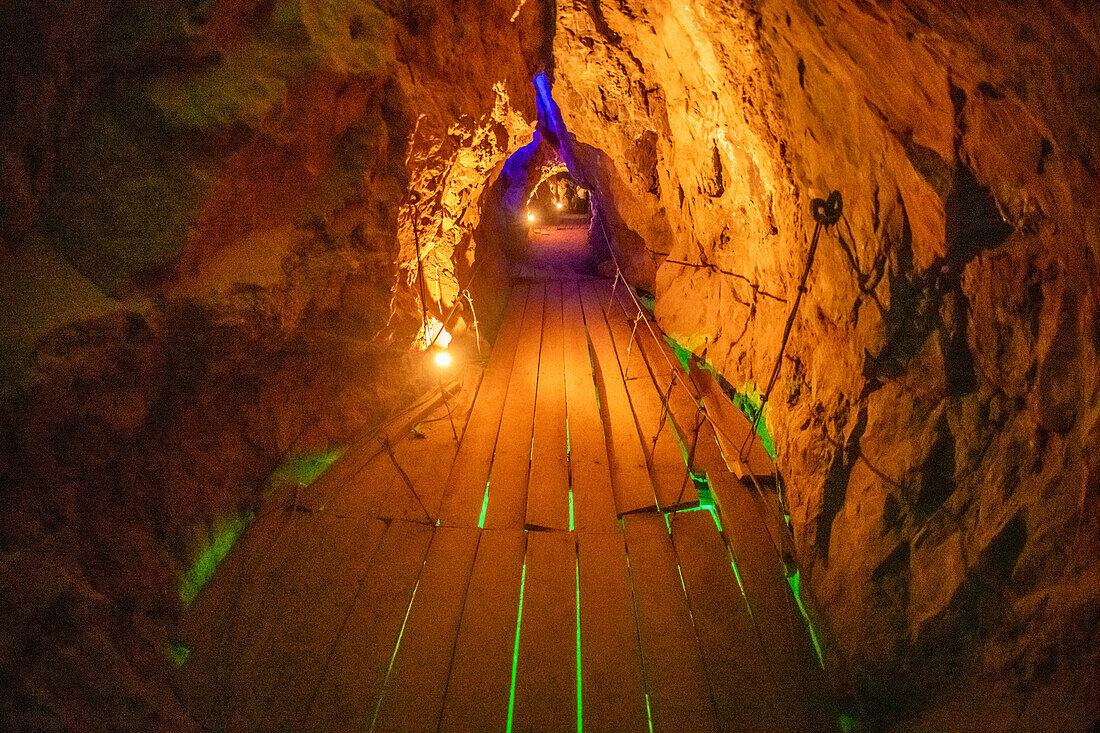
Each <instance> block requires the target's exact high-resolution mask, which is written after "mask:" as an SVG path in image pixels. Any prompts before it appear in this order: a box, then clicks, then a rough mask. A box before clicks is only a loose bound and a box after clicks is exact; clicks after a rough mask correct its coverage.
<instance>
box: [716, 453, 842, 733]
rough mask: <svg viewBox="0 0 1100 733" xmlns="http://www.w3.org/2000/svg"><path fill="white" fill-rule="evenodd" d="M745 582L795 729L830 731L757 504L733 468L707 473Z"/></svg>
mask: <svg viewBox="0 0 1100 733" xmlns="http://www.w3.org/2000/svg"><path fill="white" fill-rule="evenodd" d="M708 479H709V481H710V485H711V487H712V490H713V491H714V497H715V501H716V502H717V504H718V508H719V512H720V515H721V517H722V520H723V527H724V532H725V534H726V537H727V538H728V540H729V544H730V545H731V548H732V551H733V555H734V562H735V563H736V564H737V568H738V574H739V577H740V580H741V585H742V587H743V588H744V592H745V597H746V600H747V602H748V605H749V608H750V609H751V610H752V616H753V619H754V621H755V623H756V628H757V631H758V632H759V634H760V639H761V642H762V643H763V646H764V649H765V651H766V653H767V658H768V660H769V662H770V664H771V668H772V673H773V677H774V681H775V685H776V689H777V696H776V697H777V700H778V701H779V706H780V710H781V711H782V713H783V714H784V717H785V719H786V721H787V723H788V727H789V729H791V730H831V729H832V728H833V727H834V726H833V723H832V721H833V716H832V715H831V714H830V712H829V705H828V702H827V699H826V696H825V693H824V681H823V680H822V678H821V669H820V667H819V666H818V663H817V658H816V655H815V653H814V650H813V646H812V643H811V641H810V639H809V634H808V632H807V630H806V628H805V625H804V622H803V620H802V616H801V614H800V613H799V611H798V608H797V606H796V605H795V600H794V597H793V595H792V593H791V590H790V586H789V585H788V584H787V578H786V573H785V572H784V569H783V566H782V562H781V561H780V559H779V555H778V553H777V552H776V549H775V545H774V544H772V538H771V537H770V536H769V534H768V532H767V530H766V529H765V527H764V523H763V521H762V520H761V518H760V516H759V514H758V503H757V500H756V497H754V496H753V495H752V494H751V493H750V491H749V489H748V488H747V487H746V486H745V485H744V484H743V483H741V481H740V480H738V479H737V478H736V477H735V476H734V475H733V474H732V473H729V472H724V471H715V472H709V473H708Z"/></svg>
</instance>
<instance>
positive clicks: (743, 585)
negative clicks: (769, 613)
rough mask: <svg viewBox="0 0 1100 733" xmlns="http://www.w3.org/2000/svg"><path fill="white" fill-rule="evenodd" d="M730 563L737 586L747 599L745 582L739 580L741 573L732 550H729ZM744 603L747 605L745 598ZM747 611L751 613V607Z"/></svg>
mask: <svg viewBox="0 0 1100 733" xmlns="http://www.w3.org/2000/svg"><path fill="white" fill-rule="evenodd" d="M730 565H731V566H733V577H734V578H736V579H737V587H738V588H740V589H741V595H742V596H745V598H746V599H747V598H748V596H746V595H745V584H744V583H742V582H741V573H740V572H738V570H737V560H735V559H734V558H733V551H732V550H731V551H730ZM746 605H748V603H747V600H746ZM749 613H750V614H752V608H749Z"/></svg>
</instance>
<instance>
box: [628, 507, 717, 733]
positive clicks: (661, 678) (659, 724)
mask: <svg viewBox="0 0 1100 733" xmlns="http://www.w3.org/2000/svg"><path fill="white" fill-rule="evenodd" d="M625 521H626V545H627V553H628V555H629V557H630V578H631V582H632V583H633V586H634V601H635V603H636V604H637V618H638V636H639V638H640V640H641V645H642V661H643V664H644V665H645V677H646V691H647V692H648V693H649V707H650V715H651V719H652V721H653V730H655V731H670V733H671V732H675V731H687V730H690V731H714V730H717V729H718V728H717V722H716V721H715V718H714V706H713V704H712V702H711V699H710V695H709V694H708V692H707V690H708V685H707V676H706V670H705V667H704V666H703V656H702V652H701V651H700V649H699V642H698V640H697V639H696V637H695V627H694V626H693V624H692V620H691V611H690V609H689V607H688V602H687V598H686V597H685V596H684V591H683V587H682V586H681V582H680V571H679V568H678V566H677V559H676V552H675V550H674V549H673V547H672V541H671V539H670V538H669V535H668V527H667V525H666V524H665V519H664V516H663V515H661V514H639V515H630V516H628V517H626V518H625Z"/></svg>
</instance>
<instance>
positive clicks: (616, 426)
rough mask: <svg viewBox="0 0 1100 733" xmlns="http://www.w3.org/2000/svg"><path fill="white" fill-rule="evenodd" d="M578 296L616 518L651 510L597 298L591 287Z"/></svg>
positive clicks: (642, 459) (641, 457) (649, 487)
mask: <svg viewBox="0 0 1100 733" xmlns="http://www.w3.org/2000/svg"><path fill="white" fill-rule="evenodd" d="M580 292H581V303H582V305H583V308H584V320H585V325H586V327H587V328H588V337H589V339H590V341H591V343H592V351H593V354H594V356H595V364H596V379H597V384H598V385H599V387H600V390H599V393H600V409H601V413H602V417H603V421H604V429H605V431H606V436H607V439H606V445H607V454H608V459H609V467H610V471H611V485H612V489H613V492H614V496H615V506H616V508H617V510H618V513H619V514H620V515H622V514H628V513H631V512H638V511H647V510H650V509H654V508H655V507H656V506H657V500H656V497H655V496H654V493H653V482H652V480H651V479H650V476H649V467H648V466H647V465H646V456H645V451H644V450H643V449H642V443H641V438H639V437H638V426H637V424H635V422H634V415H633V413H632V412H631V409H630V398H629V397H628V396H627V392H626V385H625V384H624V383H623V377H622V372H621V371H619V362H618V358H617V357H616V355H615V347H614V345H613V344H612V341H611V333H610V331H609V330H608V327H607V320H606V319H605V318H604V313H603V306H602V305H601V304H600V296H599V295H598V294H597V292H596V290H595V288H594V287H593V286H592V284H591V283H580Z"/></svg>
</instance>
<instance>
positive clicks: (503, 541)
mask: <svg viewBox="0 0 1100 733" xmlns="http://www.w3.org/2000/svg"><path fill="white" fill-rule="evenodd" d="M526 544H527V537H526V533H525V532H524V531H523V530H483V531H482V532H481V541H480V542H479V544H478V548H477V558H476V559H475V561H474V569H473V573H472V574H471V575H470V584H469V588H468V590H467V592H466V602H465V603H464V605H463V611H462V620H461V622H460V624H459V629H458V639H457V640H456V641H455V647H454V659H453V661H452V662H451V676H450V679H449V681H448V683H447V693H446V695H445V696H444V701H443V715H442V717H441V719H440V725H439V730H441V731H466V730H469V731H474V730H479V731H481V730H483V731H501V730H504V728H505V724H506V722H507V720H508V698H509V690H510V688H511V683H512V659H513V655H514V653H515V643H516V619H517V618H518V612H519V598H520V585H521V583H522V574H523V556H524V549H525V547H526Z"/></svg>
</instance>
